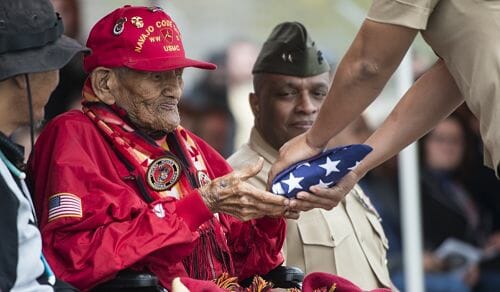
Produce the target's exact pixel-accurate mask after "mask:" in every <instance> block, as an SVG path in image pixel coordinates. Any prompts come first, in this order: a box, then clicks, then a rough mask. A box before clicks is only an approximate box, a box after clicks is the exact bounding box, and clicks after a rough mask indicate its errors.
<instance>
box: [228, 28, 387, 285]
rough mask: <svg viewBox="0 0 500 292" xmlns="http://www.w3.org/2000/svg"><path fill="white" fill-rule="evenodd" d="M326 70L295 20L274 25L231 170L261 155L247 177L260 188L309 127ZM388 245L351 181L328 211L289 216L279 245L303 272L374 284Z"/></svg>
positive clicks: (383, 275)
mask: <svg viewBox="0 0 500 292" xmlns="http://www.w3.org/2000/svg"><path fill="white" fill-rule="evenodd" d="M330 70H331V69H330V66H329V65H328V62H327V60H326V59H325V58H324V57H323V54H322V52H321V51H320V50H319V49H318V48H317V45H316V44H315V42H313V41H312V39H311V38H310V36H309V34H308V32H307V30H306V28H305V27H304V26H303V25H302V24H301V23H298V22H284V23H281V24H278V25H277V26H276V27H275V28H274V29H273V31H272V32H271V35H270V36H269V37H268V39H267V40H266V42H265V43H264V45H263V46H262V49H261V51H260V54H259V56H258V58H257V61H256V62H255V64H254V67H253V71H252V73H253V74H254V90H255V92H254V93H250V96H249V99H250V105H251V108H252V111H253V114H254V117H255V120H254V127H253V129H252V132H251V135H250V140H249V142H248V143H247V144H245V145H243V146H242V147H241V148H240V149H239V150H238V151H236V153H234V154H233V155H232V156H231V157H230V158H229V159H228V161H229V163H230V164H231V166H232V167H233V168H234V169H242V168H243V167H244V166H245V165H246V164H248V163H251V162H253V161H256V160H257V159H258V158H259V157H260V156H261V157H263V158H264V167H263V170H262V171H261V172H260V173H259V174H257V176H255V177H252V178H250V179H249V180H248V182H249V183H251V184H252V185H254V186H255V187H257V188H259V189H262V190H265V189H266V182H267V176H268V172H269V169H270V168H271V165H272V163H273V162H274V161H275V160H276V159H277V157H278V149H279V148H280V147H281V146H282V145H283V144H284V143H286V142H287V141H288V140H290V139H292V138H294V137H296V136H298V135H300V134H302V133H304V132H305V131H306V130H307V129H309V128H310V127H311V125H312V123H313V122H314V120H315V119H316V117H317V114H318V111H319V109H320V107H321V105H322V103H323V100H324V98H325V96H326V94H327V93H328V89H329V88H330ZM313 192H316V191H313ZM317 192H320V193H324V192H328V189H318V190H317ZM358 234H363V240H361V239H360V238H359V237H358ZM387 247H388V245H387V238H386V237H385V234H384V231H383V229H382V226H381V224H380V222H379V217H378V214H377V212H376V211H375V209H374V208H373V206H372V205H371V204H370V202H369V199H368V197H367V196H366V195H365V194H364V193H363V191H362V190H361V188H359V187H358V186H357V187H356V188H355V189H354V190H353V191H351V192H350V193H349V194H348V195H347V196H346V197H345V198H344V200H342V201H341V203H339V205H338V206H337V207H336V208H334V209H332V210H329V211H326V210H323V209H312V210H310V211H307V212H302V213H301V215H300V218H299V219H297V220H288V221H287V236H286V242H285V248H284V250H283V251H284V254H285V260H286V264H287V265H290V266H296V267H299V268H301V269H302V270H303V271H304V272H305V273H306V274H308V273H310V272H315V271H323V272H329V273H333V274H338V275H340V276H342V277H346V278H347V279H349V280H351V281H353V282H354V283H356V284H357V285H359V286H360V287H363V288H364V289H374V288H378V287H391V286H392V283H391V280H390V278H389V273H388V269H387V265H386V262H387V261H386V252H387Z"/></svg>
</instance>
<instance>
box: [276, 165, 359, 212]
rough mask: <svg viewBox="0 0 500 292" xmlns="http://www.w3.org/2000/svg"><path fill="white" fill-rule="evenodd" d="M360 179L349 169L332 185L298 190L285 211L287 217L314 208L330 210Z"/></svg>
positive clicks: (354, 171)
mask: <svg viewBox="0 0 500 292" xmlns="http://www.w3.org/2000/svg"><path fill="white" fill-rule="evenodd" d="M360 179H361V176H359V175H358V174H357V173H356V170H353V171H350V172H349V173H348V174H346V176H344V177H343V178H342V179H341V180H340V181H339V182H338V183H337V184H336V185H335V186H334V187H331V188H324V187H319V186H313V187H311V188H310V189H309V191H310V192H299V193H298V194H297V198H296V199H292V200H291V201H290V209H289V210H288V211H287V212H286V213H285V217H287V218H289V219H297V218H298V213H299V212H301V211H309V210H311V209H314V208H322V209H325V210H331V209H332V208H333V207H335V206H337V205H338V203H339V202H340V201H342V199H343V198H344V197H345V195H347V194H348V193H349V192H350V191H351V190H352V189H353V188H354V185H356V183H357V182H358V181H359V180H360Z"/></svg>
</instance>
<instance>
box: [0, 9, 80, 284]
mask: <svg viewBox="0 0 500 292" xmlns="http://www.w3.org/2000/svg"><path fill="white" fill-rule="evenodd" d="M0 23H1V24H2V27H1V29H0V44H1V46H0V98H1V102H0V233H1V234H2V239H1V240H0V291H53V290H54V287H53V284H55V282H54V280H55V279H54V278H53V274H52V273H51V270H50V267H49V266H48V265H46V264H45V263H44V262H45V257H44V256H43V254H42V248H41V245H42V240H41V237H40V232H39V231H38V229H37V227H36V225H37V222H36V218H35V215H34V210H33V208H32V206H33V203H32V202H31V195H30V194H29V192H28V189H27V187H26V184H25V182H24V179H25V177H26V175H25V173H24V172H23V170H24V167H23V166H24V163H23V149H22V147H21V146H19V145H17V144H15V143H14V142H13V141H12V140H11V139H10V138H9V136H10V135H11V134H12V133H13V132H14V131H15V130H16V129H18V128H19V127H26V128H28V129H29V128H30V125H31V127H34V123H35V122H38V121H40V120H42V119H43V114H44V110H43V106H44V105H45V103H46V102H47V100H48V98H49V95H50V93H51V92H52V91H53V90H54V88H55V87H56V86H57V83H58V82H59V79H58V76H59V75H58V74H59V69H60V68H61V67H63V66H64V65H65V64H67V63H68V62H69V60H70V59H71V58H72V57H73V56H74V55H76V54H77V53H78V52H81V51H85V48H84V47H82V46H81V45H80V44H78V43H77V42H76V41H75V40H73V39H70V38H67V37H65V36H62V27H63V24H62V21H61V19H60V18H59V17H58V16H57V15H56V13H55V11H54V8H53V7H52V5H51V4H50V2H49V1H48V0H39V1H31V0H2V1H1V2H0ZM61 285H62V283H59V282H58V285H57V287H58V288H63V287H61ZM67 288H68V289H69V290H66V291H72V290H71V288H70V287H67ZM58 291H63V290H62V289H61V290H58Z"/></svg>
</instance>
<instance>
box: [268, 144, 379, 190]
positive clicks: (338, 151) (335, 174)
mask: <svg viewBox="0 0 500 292" xmlns="http://www.w3.org/2000/svg"><path fill="white" fill-rule="evenodd" d="M371 151H372V148H371V147H370V146H368V145H365V144H353V145H347V146H341V147H336V148H332V149H328V150H325V151H324V152H323V153H321V154H319V155H317V156H314V157H312V158H309V159H307V160H303V161H300V162H298V163H296V164H294V165H292V166H290V167H289V168H287V169H285V170H284V171H282V172H280V173H279V174H278V175H277V176H276V177H275V178H274V179H273V184H272V192H273V193H275V194H277V195H282V196H285V197H288V198H295V196H296V195H297V193H298V192H300V191H309V188H310V187H312V186H315V185H319V186H322V187H332V186H334V185H335V184H336V183H337V182H338V181H339V180H340V179H341V178H343V177H344V176H345V175H346V174H347V173H348V172H349V171H351V170H352V169H354V168H355V167H356V166H357V165H358V163H359V162H360V161H361V160H362V159H363V158H364V157H365V156H366V155H367V154H368V153H370V152H371Z"/></svg>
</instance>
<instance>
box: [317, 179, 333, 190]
mask: <svg viewBox="0 0 500 292" xmlns="http://www.w3.org/2000/svg"><path fill="white" fill-rule="evenodd" d="M331 184H332V183H331V182H326V183H325V182H323V181H322V180H321V179H320V180H319V183H318V184H317V185H315V186H318V187H322V188H328V187H329V186H330V185H331Z"/></svg>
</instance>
